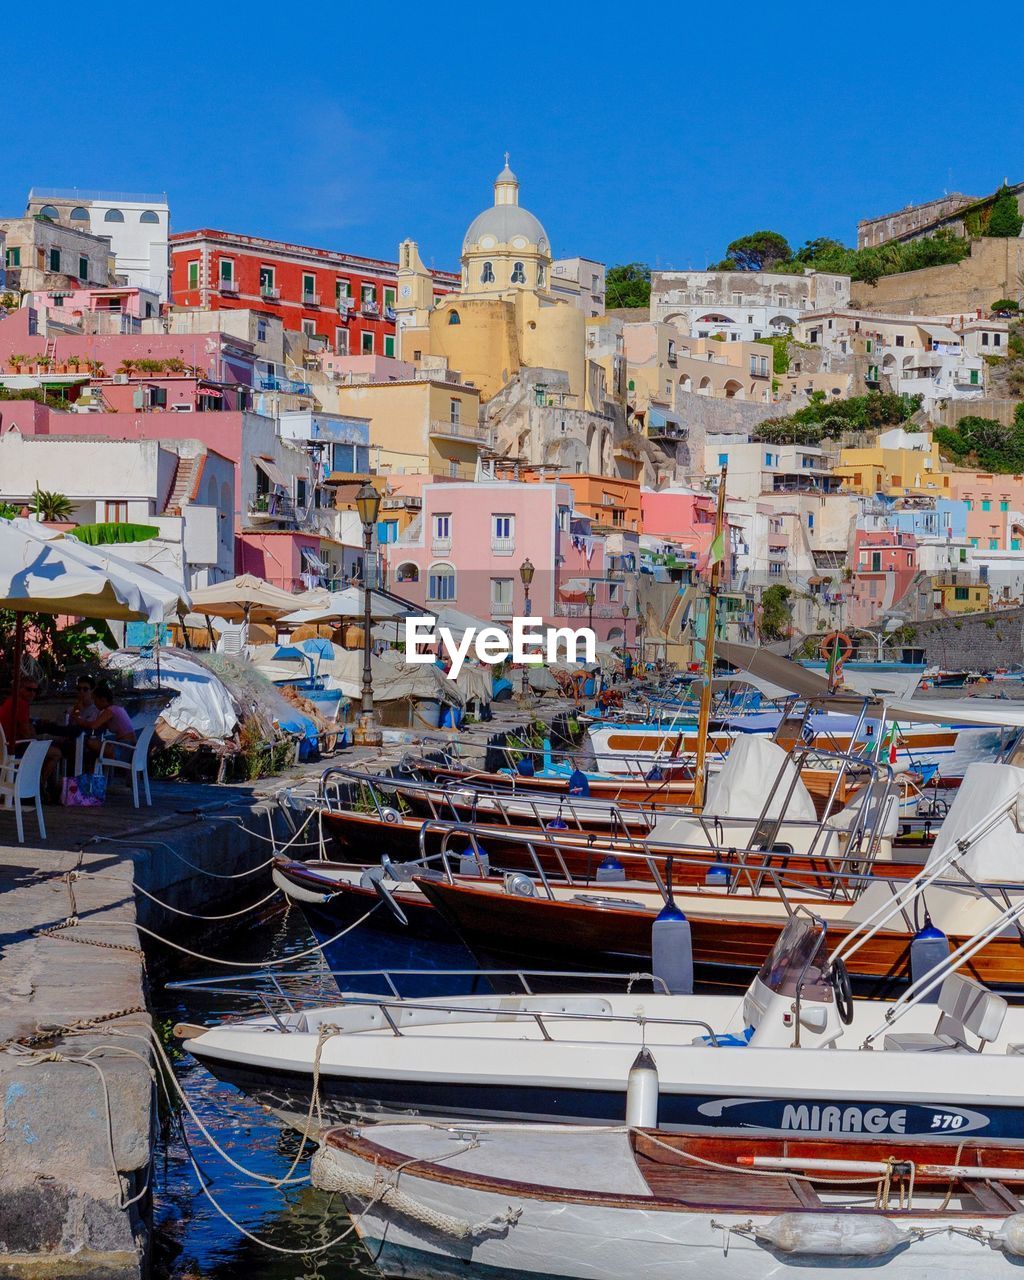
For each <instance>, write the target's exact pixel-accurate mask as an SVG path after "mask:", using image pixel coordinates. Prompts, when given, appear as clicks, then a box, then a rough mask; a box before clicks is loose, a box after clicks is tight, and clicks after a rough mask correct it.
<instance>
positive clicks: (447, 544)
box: [430, 534, 452, 556]
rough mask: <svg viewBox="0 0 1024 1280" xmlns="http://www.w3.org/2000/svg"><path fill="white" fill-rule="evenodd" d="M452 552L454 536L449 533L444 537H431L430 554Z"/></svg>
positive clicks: (444, 554) (439, 554) (443, 554)
mask: <svg viewBox="0 0 1024 1280" xmlns="http://www.w3.org/2000/svg"><path fill="white" fill-rule="evenodd" d="M451 552H452V538H451V534H448V535H447V537H444V538H437V537H434V538H431V539H430V554H431V555H433V556H448V555H451Z"/></svg>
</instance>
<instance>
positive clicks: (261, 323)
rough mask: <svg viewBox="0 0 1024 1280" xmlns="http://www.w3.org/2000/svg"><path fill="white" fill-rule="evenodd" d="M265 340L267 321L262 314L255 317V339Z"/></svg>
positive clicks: (258, 340)
mask: <svg viewBox="0 0 1024 1280" xmlns="http://www.w3.org/2000/svg"><path fill="white" fill-rule="evenodd" d="M266 340H267V322H266V320H265V319H264V318H263V317H262V316H257V318H256V341H257V342H266Z"/></svg>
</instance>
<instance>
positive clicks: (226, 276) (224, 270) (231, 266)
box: [220, 258, 235, 284]
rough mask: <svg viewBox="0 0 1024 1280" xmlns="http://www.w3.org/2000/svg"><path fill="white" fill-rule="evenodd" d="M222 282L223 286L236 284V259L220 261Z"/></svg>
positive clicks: (222, 259)
mask: <svg viewBox="0 0 1024 1280" xmlns="http://www.w3.org/2000/svg"><path fill="white" fill-rule="evenodd" d="M220 282H221V284H234V282H235V260H234V258H221V260H220Z"/></svg>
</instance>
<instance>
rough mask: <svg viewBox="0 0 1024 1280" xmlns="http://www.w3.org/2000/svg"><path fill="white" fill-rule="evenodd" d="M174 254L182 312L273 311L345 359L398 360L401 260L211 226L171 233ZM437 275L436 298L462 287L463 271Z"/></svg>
mask: <svg viewBox="0 0 1024 1280" xmlns="http://www.w3.org/2000/svg"><path fill="white" fill-rule="evenodd" d="M170 251H171V297H172V299H173V301H174V303H175V305H176V306H180V307H209V308H212V309H213V310H217V309H218V308H232V307H234V308H250V309H255V310H260V311H269V312H272V313H273V314H274V315H277V316H280V317H281V320H282V322H283V324H284V327H285V328H286V329H293V330H295V331H296V332H300V331H301V332H305V333H308V334H310V335H314V334H318V335H320V336H321V337H323V338H326V339H327V342H328V343H329V345H330V348H331V350H333V351H337V352H338V354H339V355H353V356H355V355H378V356H393V355H394V354H395V312H394V307H395V298H396V288H397V286H396V276H397V271H398V263H397V262H381V261H378V260H377V259H376V258H358V257H354V256H353V255H352V254H347V253H335V252H333V251H332V250H330V249H311V248H309V247H308V246H306V245H301V244H286V243H285V242H284V241H281V240H263V239H261V238H260V237H259V236H241V235H235V234H233V233H232V232H229V231H212V230H210V229H208V228H203V229H202V230H200V231H181V232H178V233H177V234H175V235H172V236H171V237H170ZM433 277H434V293H435V296H437V297H442V296H443V295H444V294H446V293H450V292H451V291H452V290H453V289H455V288H457V287H458V285H459V275H458V274H457V273H455V274H453V273H452V272H449V271H435V272H434V273H433Z"/></svg>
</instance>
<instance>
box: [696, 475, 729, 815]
mask: <svg viewBox="0 0 1024 1280" xmlns="http://www.w3.org/2000/svg"><path fill="white" fill-rule="evenodd" d="M728 470H729V468H728V465H726V466H723V467H722V471H721V474H720V476H719V478H718V508H717V510H716V512H715V538H714V541H713V542H712V544H711V578H710V581H709V583H708V624H707V629H706V631H705V634H704V685H703V687H702V689H701V691H700V714H699V715H698V717H697V764H696V768H695V770H694V777H693V800H692V804H693V807H694V808H695V809H702V808H703V807H704V761H705V759H706V757H707V749H708V724H709V722H710V720H711V681H712V678H713V677H714V674H715V625H716V621H717V615H718V578H719V573H720V566H721V564H722V561H723V560H724V559H725V548H724V545H722V546H721V554H718V544H719V543H720V540H723V535H724V533H725V477H726V473H727V472H728Z"/></svg>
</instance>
